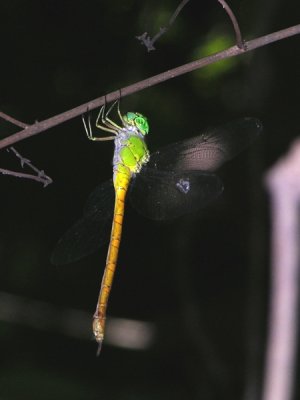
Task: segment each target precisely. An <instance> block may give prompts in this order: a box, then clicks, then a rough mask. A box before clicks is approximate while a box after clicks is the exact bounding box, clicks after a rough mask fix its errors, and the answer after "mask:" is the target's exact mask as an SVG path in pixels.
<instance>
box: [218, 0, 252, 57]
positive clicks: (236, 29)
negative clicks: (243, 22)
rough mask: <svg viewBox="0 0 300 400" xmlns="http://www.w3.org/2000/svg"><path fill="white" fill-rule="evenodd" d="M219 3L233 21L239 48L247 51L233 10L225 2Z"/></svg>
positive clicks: (221, 0) (222, 0) (220, 0)
mask: <svg viewBox="0 0 300 400" xmlns="http://www.w3.org/2000/svg"><path fill="white" fill-rule="evenodd" d="M218 2H219V3H220V4H221V5H222V7H223V8H224V10H225V11H226V12H227V14H228V16H229V18H230V19H231V22H232V25H233V29H234V32H235V39H236V45H237V47H239V48H240V49H243V50H246V48H245V43H244V42H243V39H242V34H241V30H240V27H239V24H238V22H237V19H236V17H235V15H234V13H233V11H232V10H231V8H230V7H229V5H228V4H227V3H226V1H225V0H218Z"/></svg>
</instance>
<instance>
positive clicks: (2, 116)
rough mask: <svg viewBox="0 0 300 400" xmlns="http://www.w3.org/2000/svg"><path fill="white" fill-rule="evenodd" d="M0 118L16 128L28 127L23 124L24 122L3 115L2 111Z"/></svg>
mask: <svg viewBox="0 0 300 400" xmlns="http://www.w3.org/2000/svg"><path fill="white" fill-rule="evenodd" d="M0 118H2V119H4V120H5V121H8V122H11V123H12V124H14V125H16V126H19V127H20V128H24V129H26V128H27V127H28V125H27V124H25V123H24V122H21V121H18V120H17V119H15V118H13V117H11V116H10V115H7V114H5V113H4V112H2V111H0Z"/></svg>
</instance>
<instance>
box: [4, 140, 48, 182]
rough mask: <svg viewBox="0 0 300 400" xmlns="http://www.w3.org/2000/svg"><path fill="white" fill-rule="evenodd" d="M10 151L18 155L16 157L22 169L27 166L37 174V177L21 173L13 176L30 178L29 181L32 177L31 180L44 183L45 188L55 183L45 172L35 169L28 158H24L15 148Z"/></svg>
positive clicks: (15, 173)
mask: <svg viewBox="0 0 300 400" xmlns="http://www.w3.org/2000/svg"><path fill="white" fill-rule="evenodd" d="M8 151H12V152H13V153H14V154H15V155H16V157H17V158H18V159H19V160H20V163H21V167H22V168H24V166H25V165H26V166H27V167H28V168H30V169H32V171H34V172H35V173H36V175H30V174H23V173H21V172H20V173H18V172H14V174H11V175H13V176H18V177H19V178H28V179H30V177H31V179H33V180H35V181H37V182H41V183H43V185H44V187H46V186H48V185H50V183H52V182H53V180H52V179H51V178H50V176H48V175H46V174H45V172H44V171H43V170H40V169H38V168H37V167H35V166H34V165H33V164H32V163H31V161H30V160H29V159H28V158H24V157H23V156H22V155H21V154H20V153H19V152H18V151H17V150H16V149H15V148H14V147H12V146H11V147H10V148H9V149H8ZM12 172H13V171H12ZM17 174H19V175H17Z"/></svg>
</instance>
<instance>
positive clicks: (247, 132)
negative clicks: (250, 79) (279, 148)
mask: <svg viewBox="0 0 300 400" xmlns="http://www.w3.org/2000/svg"><path fill="white" fill-rule="evenodd" d="M261 131H262V124H261V122H260V121H259V120H258V119H256V118H243V119H238V120H236V121H233V122H231V123H228V124H225V125H223V126H220V127H214V128H210V129H207V130H206V131H204V132H203V133H202V134H201V135H199V136H195V137H193V138H191V139H187V140H184V141H181V142H177V143H173V144H170V145H168V146H166V147H164V148H162V149H161V150H158V151H157V152H156V153H153V154H151V157H150V161H149V163H148V164H147V166H149V167H152V168H157V169H162V170H177V171H189V170H201V171H214V170H216V169H217V168H219V167H220V166H221V165H222V164H223V163H224V162H225V161H228V160H230V159H231V158H233V157H234V156H236V155H237V154H238V153H240V152H241V151H242V150H244V149H245V148H246V147H248V146H249V145H250V144H251V143H252V142H253V141H254V140H255V139H256V138H257V136H258V135H259V134H260V133H261Z"/></svg>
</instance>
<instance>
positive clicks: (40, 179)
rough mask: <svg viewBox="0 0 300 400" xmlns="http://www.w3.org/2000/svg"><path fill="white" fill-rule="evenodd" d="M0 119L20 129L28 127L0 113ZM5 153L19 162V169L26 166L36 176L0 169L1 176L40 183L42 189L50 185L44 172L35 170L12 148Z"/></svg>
mask: <svg viewBox="0 0 300 400" xmlns="http://www.w3.org/2000/svg"><path fill="white" fill-rule="evenodd" d="M0 118H3V119H4V120H5V121H8V122H10V123H12V124H14V125H17V126H19V127H21V128H25V129H26V128H27V127H28V126H29V125H27V124H25V123H24V122H21V121H19V120H17V119H15V118H13V117H11V116H10V115H8V114H5V113H4V112H2V111H0ZM7 151H8V152H9V151H12V152H13V153H14V154H15V156H16V157H17V158H18V159H19V160H20V164H21V167H22V168H24V166H27V167H28V168H30V169H31V170H32V171H34V172H35V173H36V175H32V174H26V173H23V172H16V171H11V170H9V169H3V168H0V173H1V174H2V175H10V176H14V177H16V178H25V179H31V180H34V181H37V182H40V183H42V184H43V185H44V187H46V186H48V185H49V184H50V183H52V182H53V181H52V179H51V178H50V177H49V176H47V175H46V174H45V172H44V171H43V170H39V169H38V168H36V167H35V166H34V165H33V164H32V163H31V161H30V160H29V159H28V158H24V157H23V156H22V155H21V154H20V153H19V152H18V151H17V150H16V149H15V148H14V147H12V146H11V147H9V148H8V149H7Z"/></svg>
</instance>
